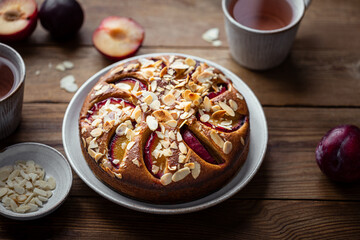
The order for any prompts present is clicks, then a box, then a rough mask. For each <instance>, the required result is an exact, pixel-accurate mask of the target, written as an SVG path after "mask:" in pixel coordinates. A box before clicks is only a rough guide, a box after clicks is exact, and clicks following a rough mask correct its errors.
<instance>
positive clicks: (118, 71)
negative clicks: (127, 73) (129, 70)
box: [110, 66, 124, 75]
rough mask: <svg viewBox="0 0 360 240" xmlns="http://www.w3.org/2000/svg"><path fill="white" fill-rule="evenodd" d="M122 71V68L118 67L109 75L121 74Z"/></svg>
mask: <svg viewBox="0 0 360 240" xmlns="http://www.w3.org/2000/svg"><path fill="white" fill-rule="evenodd" d="M123 70H124V67H123V66H118V67H115V68H114V69H113V70H111V72H110V74H111V75H113V74H116V73H121V72H122V71H123Z"/></svg>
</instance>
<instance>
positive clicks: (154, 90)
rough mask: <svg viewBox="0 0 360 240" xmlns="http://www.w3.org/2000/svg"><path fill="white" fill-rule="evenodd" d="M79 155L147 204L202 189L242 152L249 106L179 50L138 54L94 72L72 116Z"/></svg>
mask: <svg viewBox="0 0 360 240" xmlns="http://www.w3.org/2000/svg"><path fill="white" fill-rule="evenodd" d="M79 131H80V138H81V144H82V151H83V155H84V157H85V159H86V161H87V163H88V165H89V166H90V168H91V170H92V171H93V172H94V174H95V175H96V176H97V177H98V178H99V179H100V180H102V181H103V182H105V183H106V184H107V185H109V186H110V187H112V188H113V189H115V190H116V191H118V192H120V193H122V194H125V195H128V196H131V197H133V198H135V199H138V200H141V201H146V202H152V203H180V202H186V201H191V200H194V199H197V198H200V197H203V196H205V195H208V194H210V193H212V192H214V191H216V190H218V189H219V188H221V187H222V186H224V185H225V184H226V183H227V182H228V181H229V180H230V179H231V178H232V177H233V176H234V174H236V173H237V172H238V171H239V169H240V168H241V166H242V165H243V163H244V161H245V160H246V158H247V154H248V150H249V131H250V126H249V112H248V108H247V105H246V101H245V99H244V98H243V96H242V95H241V93H239V92H238V91H237V90H236V89H235V88H234V86H233V84H232V82H231V80H230V79H228V78H226V76H225V75H224V74H223V73H222V72H221V71H220V70H218V69H216V68H214V67H212V66H208V65H207V64H206V63H204V62H199V61H196V60H194V59H192V58H184V57H181V56H157V57H152V58H140V59H137V60H133V61H128V62H125V63H122V64H120V65H118V66H116V67H114V68H113V69H111V70H110V71H109V72H107V73H106V74H105V75H104V76H102V77H101V78H100V80H99V81H98V82H97V83H96V85H95V86H94V87H93V88H92V90H91V91H90V93H89V94H88V96H87V98H86V99H85V101H84V104H83V106H82V109H81V112H80V118H79Z"/></svg>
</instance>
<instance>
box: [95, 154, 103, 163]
mask: <svg viewBox="0 0 360 240" xmlns="http://www.w3.org/2000/svg"><path fill="white" fill-rule="evenodd" d="M103 156H104V154H102V153H96V154H95V161H96V162H97V161H99V160H100V158H102V157H103Z"/></svg>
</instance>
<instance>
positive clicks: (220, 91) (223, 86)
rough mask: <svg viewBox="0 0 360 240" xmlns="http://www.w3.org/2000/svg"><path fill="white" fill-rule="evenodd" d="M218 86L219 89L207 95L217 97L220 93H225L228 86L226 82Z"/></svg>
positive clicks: (210, 97)
mask: <svg viewBox="0 0 360 240" xmlns="http://www.w3.org/2000/svg"><path fill="white" fill-rule="evenodd" d="M217 87H218V91H214V92H210V93H209V94H208V95H207V96H208V98H209V99H212V98H214V97H217V96H219V95H220V94H222V93H224V92H226V91H227V86H226V84H223V83H221V84H218V85H217Z"/></svg>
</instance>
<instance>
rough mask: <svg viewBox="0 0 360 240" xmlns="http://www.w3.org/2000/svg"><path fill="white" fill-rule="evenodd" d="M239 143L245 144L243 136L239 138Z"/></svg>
mask: <svg viewBox="0 0 360 240" xmlns="http://www.w3.org/2000/svg"><path fill="white" fill-rule="evenodd" d="M240 141H241V144H242V145H244V146H245V140H244V138H243V137H241V138H240Z"/></svg>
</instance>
